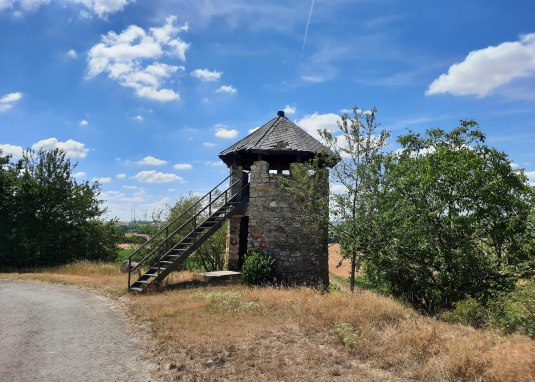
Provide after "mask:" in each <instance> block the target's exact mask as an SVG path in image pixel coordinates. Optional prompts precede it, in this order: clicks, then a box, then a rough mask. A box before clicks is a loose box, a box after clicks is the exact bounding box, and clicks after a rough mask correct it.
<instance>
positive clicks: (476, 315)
mask: <svg viewBox="0 0 535 382" xmlns="http://www.w3.org/2000/svg"><path fill="white" fill-rule="evenodd" d="M490 316H491V310H490V309H489V308H488V307H485V306H483V305H482V304H481V303H480V302H479V301H477V300H476V299H474V298H472V297H469V298H467V299H466V300H462V301H458V302H456V303H455V308H454V309H453V310H449V311H446V312H444V313H442V314H441V315H440V317H441V318H442V319H443V320H445V321H448V322H455V323H458V324H463V325H468V326H473V327H475V328H482V327H485V326H487V325H488V324H489V322H490Z"/></svg>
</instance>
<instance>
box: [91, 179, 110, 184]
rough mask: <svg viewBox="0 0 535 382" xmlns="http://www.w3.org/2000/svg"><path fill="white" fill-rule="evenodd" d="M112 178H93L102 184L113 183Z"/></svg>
mask: <svg viewBox="0 0 535 382" xmlns="http://www.w3.org/2000/svg"><path fill="white" fill-rule="evenodd" d="M111 180H112V179H111V178H109V177H106V178H93V179H91V181H92V182H99V183H100V184H104V183H111Z"/></svg>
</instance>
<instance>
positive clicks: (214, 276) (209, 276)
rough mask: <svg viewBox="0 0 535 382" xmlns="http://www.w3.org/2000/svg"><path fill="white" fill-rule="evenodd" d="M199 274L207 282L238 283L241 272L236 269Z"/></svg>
mask: <svg viewBox="0 0 535 382" xmlns="http://www.w3.org/2000/svg"><path fill="white" fill-rule="evenodd" d="M198 275H199V276H200V277H201V278H202V279H203V280H205V281H207V282H213V283H218V284H219V283H236V282H240V276H241V273H240V272H234V271H216V272H204V273H198Z"/></svg>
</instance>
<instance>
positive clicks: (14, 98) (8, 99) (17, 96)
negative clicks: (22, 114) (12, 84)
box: [0, 92, 22, 103]
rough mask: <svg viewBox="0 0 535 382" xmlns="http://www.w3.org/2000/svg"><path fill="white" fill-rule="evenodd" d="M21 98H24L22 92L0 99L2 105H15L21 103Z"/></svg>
mask: <svg viewBox="0 0 535 382" xmlns="http://www.w3.org/2000/svg"><path fill="white" fill-rule="evenodd" d="M21 98H22V93H21V92H15V93H9V94H6V95H5V96H3V97H2V98H0V103H13V102H17V101H20V99H21Z"/></svg>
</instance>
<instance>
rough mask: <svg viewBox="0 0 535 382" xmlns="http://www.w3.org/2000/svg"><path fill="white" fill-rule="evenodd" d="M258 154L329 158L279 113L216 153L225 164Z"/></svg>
mask: <svg viewBox="0 0 535 382" xmlns="http://www.w3.org/2000/svg"><path fill="white" fill-rule="evenodd" d="M258 155H261V156H262V157H264V159H266V160H269V159H268V158H269V157H273V158H275V157H277V158H279V160H280V158H281V157H287V159H288V160H290V159H292V158H295V157H299V158H300V159H301V160H303V161H304V160H307V159H309V158H311V157H313V156H315V155H332V153H331V152H330V150H329V149H328V148H327V147H326V146H324V145H323V144H321V143H320V142H318V141H317V140H316V139H315V138H314V137H312V136H311V135H310V134H308V133H307V132H305V131H304V130H303V129H301V128H300V127H299V126H297V125H296V124H295V123H293V122H292V121H290V120H289V119H288V118H286V117H285V116H284V112H281V111H279V112H278V115H277V116H276V117H275V118H273V119H272V120H271V121H269V122H267V123H266V124H264V125H263V126H262V127H260V128H258V129H257V130H255V131H253V132H252V133H251V134H249V135H248V136H246V137H245V138H243V139H242V140H240V141H238V142H236V143H235V144H233V145H232V146H230V147H229V148H227V149H225V150H223V151H222V152H221V153H220V154H219V158H221V160H223V162H225V163H226V164H227V165H231V164H232V163H233V162H235V159H236V158H237V157H238V158H242V159H245V158H247V157H250V158H252V157H254V156H258Z"/></svg>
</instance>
